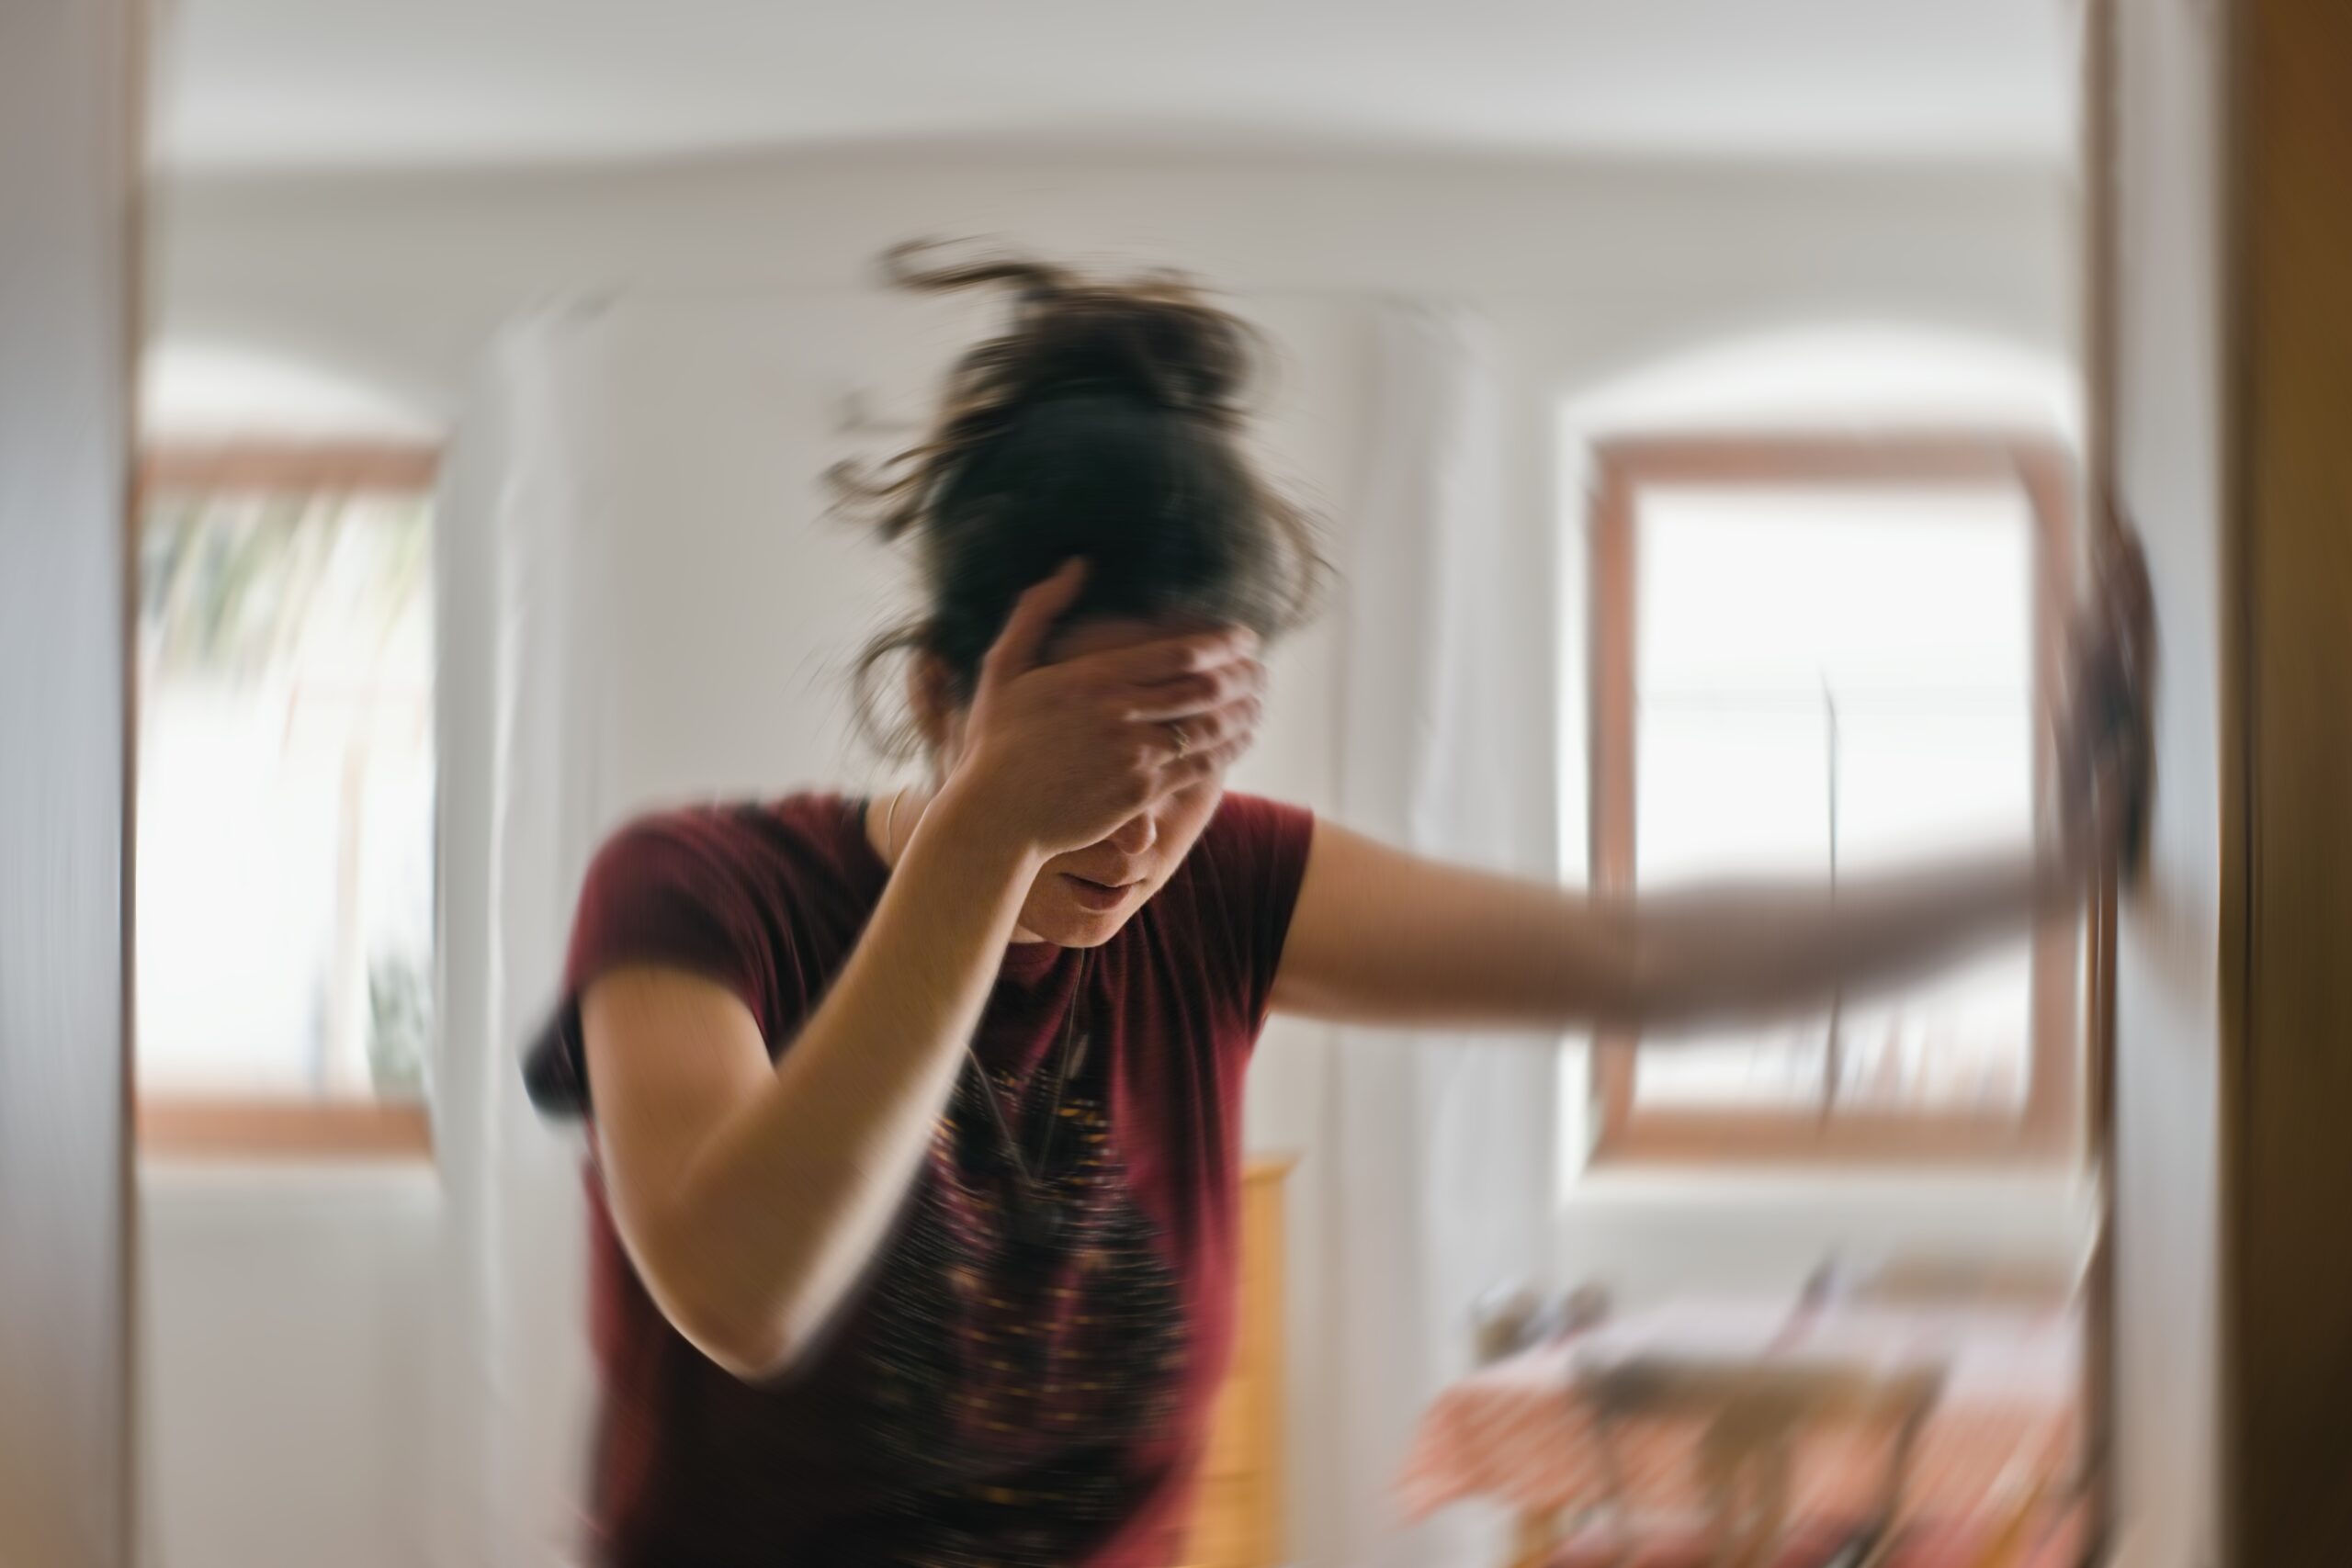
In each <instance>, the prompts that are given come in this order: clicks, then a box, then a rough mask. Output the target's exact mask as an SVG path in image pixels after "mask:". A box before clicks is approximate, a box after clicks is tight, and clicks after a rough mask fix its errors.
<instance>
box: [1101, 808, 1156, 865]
mask: <svg viewBox="0 0 2352 1568" xmlns="http://www.w3.org/2000/svg"><path fill="white" fill-rule="evenodd" d="M1111 842H1112V843H1113V844H1114V846H1116V847H1117V849H1118V851H1119V852H1120V853H1121V854H1124V855H1141V854H1147V853H1148V852H1150V850H1151V846H1152V845H1154V844H1156V843H1158V842H1159V820H1158V819H1157V818H1154V817H1153V816H1152V814H1151V813H1150V812H1148V811H1147V812H1144V813H1143V814H1141V815H1140V816H1136V817H1130V818H1127V819H1126V820H1125V822H1123V823H1121V824H1120V825H1119V830H1118V831H1117V832H1115V833H1114V834H1112V835H1111Z"/></svg>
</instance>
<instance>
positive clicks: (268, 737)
mask: <svg viewBox="0 0 2352 1568" xmlns="http://www.w3.org/2000/svg"><path fill="white" fill-rule="evenodd" d="M142 544H143V548H142V560H141V570H142V579H141V616H140V631H141V648H140V671H141V694H140V742H139V799H138V809H139V844H138V904H137V909H138V984H137V1009H138V1031H139V1032H138V1040H139V1050H138V1055H139V1064H138V1066H139V1079H140V1088H141V1091H142V1092H145V1093H164V1094H194V1095H233V1096H238V1097H263V1098H280V1097H282V1098H297V1099H329V1098H345V1099H350V1098H358V1099H368V1098H391V1099H406V1098H413V1097H415V1096H417V1095H418V1094H420V1093H421V1092H422V1089H423V1083H424V1062H425V1058H426V1050H425V1042H426V1039H427V1031H428V1029H429V1027H430V1008H431V999H432V984H433V908H434V886H433V873H434V858H433V812H434V760H433V606H432V572H431V519H430V515H429V512H428V507H427V503H426V502H425V501H424V498H422V497H419V496H411V495H390V494H388V495H352V496H345V495H285V494H252V495H248V494H233V495H232V494H220V495H206V494H176V495H166V496H161V497H158V498H155V499H154V500H153V501H152V502H151V503H150V506H149V511H148V515H147V517H146V519H145V525H144V537H143V541H142Z"/></svg>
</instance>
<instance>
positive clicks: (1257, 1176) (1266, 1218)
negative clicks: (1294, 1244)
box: [1182, 1158, 1294, 1568]
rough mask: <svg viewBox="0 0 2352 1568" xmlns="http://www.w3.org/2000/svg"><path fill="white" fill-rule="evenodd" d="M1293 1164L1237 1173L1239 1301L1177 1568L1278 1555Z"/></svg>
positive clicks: (1267, 1162)
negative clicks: (1287, 1202) (1288, 1196)
mask: <svg viewBox="0 0 2352 1568" xmlns="http://www.w3.org/2000/svg"><path fill="white" fill-rule="evenodd" d="M1293 1163H1294V1162H1293V1161H1291V1160H1289V1159H1286V1158H1284V1159H1274V1158H1266V1159H1253V1160H1251V1161H1250V1164H1249V1167H1248V1168H1247V1169H1245V1170H1244V1171H1243V1172H1242V1177H1241V1299H1240V1303H1239V1308H1240V1311H1239V1315H1238V1320H1237V1321H1236V1324H1235V1327H1234V1345H1233V1365H1232V1368H1231V1369H1230V1370H1229V1371H1227V1373H1226V1379H1225V1387H1224V1389H1223V1390H1222V1391H1221V1392H1220V1393H1218V1395H1217V1404H1216V1416H1215V1418H1214V1419H1215V1425H1214V1426H1213V1427H1212V1428H1211V1430H1210V1435H1209V1450H1208V1460H1207V1462H1206V1463H1205V1464H1204V1466H1203V1468H1202V1472H1201V1492H1200V1498H1199V1501H1198V1503H1197V1504H1196V1505H1195V1508H1194V1512H1193V1531H1192V1538H1191V1540H1188V1541H1187V1542H1186V1543H1185V1551H1184V1560H1183V1563H1182V1568H1275V1565H1276V1564H1278V1563H1280V1562H1283V1547H1284V1535H1283V1440H1284V1439H1283V1376H1284V1371H1283V1258H1284V1256H1285V1254H1284V1251H1283V1181H1284V1179H1285V1178H1287V1177H1288V1176H1289V1175H1290V1169H1291V1166H1292V1164H1293Z"/></svg>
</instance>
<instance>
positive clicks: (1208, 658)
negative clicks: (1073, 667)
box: [1072, 626, 1258, 686]
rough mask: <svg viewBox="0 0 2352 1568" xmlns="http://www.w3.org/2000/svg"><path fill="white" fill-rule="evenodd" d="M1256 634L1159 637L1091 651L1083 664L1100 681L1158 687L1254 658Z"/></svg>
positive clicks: (1229, 630)
mask: <svg viewBox="0 0 2352 1568" xmlns="http://www.w3.org/2000/svg"><path fill="white" fill-rule="evenodd" d="M1257 656H1258V637H1257V634H1256V633H1254V632H1252V631H1250V629H1249V628H1248V627H1246V626H1231V627H1226V628H1222V629H1219V630H1217V631H1212V632H1193V633H1191V634H1190V635H1187V636H1184V637H1161V638H1159V639H1158V640H1157V641H1153V642H1145V643H1137V644H1136V646H1134V647H1133V648H1122V649H1114V650H1113V651H1111V652H1108V653H1098V654H1090V655H1088V656H1087V657H1086V659H1084V660H1072V662H1073V664H1084V665H1085V666H1086V667H1087V669H1088V670H1089V671H1091V673H1092V674H1094V675H1095V676H1097V677H1099V678H1100V679H1102V680H1103V681H1104V682H1109V683H1112V684H1118V685H1129V686H1158V685H1164V684H1167V683H1169V682H1176V681H1181V680H1183V679H1185V678H1186V677H1188V676H1193V675H1207V674H1213V673H1215V672H1216V671H1218V670H1221V669H1223V668H1224V667H1226V666H1227V665H1229V664H1233V663H1237V662H1239V661H1241V660H1256V658H1257Z"/></svg>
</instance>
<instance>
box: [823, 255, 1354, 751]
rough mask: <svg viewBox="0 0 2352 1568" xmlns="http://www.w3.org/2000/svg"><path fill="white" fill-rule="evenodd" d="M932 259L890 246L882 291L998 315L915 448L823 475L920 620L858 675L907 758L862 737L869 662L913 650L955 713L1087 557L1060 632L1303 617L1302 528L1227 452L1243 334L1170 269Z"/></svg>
mask: <svg viewBox="0 0 2352 1568" xmlns="http://www.w3.org/2000/svg"><path fill="white" fill-rule="evenodd" d="M938 249H939V247H937V246H935V245H933V244H930V243H915V244H909V245H901V246H899V247H898V248H896V249H894V250H892V251H891V252H890V253H889V254H888V256H887V257H886V258H885V265H886V267H887V269H888V276H889V278H890V281H891V282H893V283H895V284H897V285H898V286H899V287H901V288H913V289H921V290H924V291H930V292H942V291H946V290H951V289H960V288H989V287H992V288H1004V289H1006V290H1008V291H1010V292H1011V294H1012V321H1011V322H1010V323H1009V325H1008V327H1007V329H1006V330H1005V331H1004V332H1003V333H1001V334H1000V335H998V336H995V337H992V338H989V339H988V340H986V341H984V342H982V343H980V344H977V345H975V346H974V347H973V348H971V349H969V350H968V351H967V352H966V353H965V354H964V355H963V356H962V357H961V358H960V359H958V360H957V361H956V365H955V367H954V368H953V369H952V370H951V371H950V372H949V375H948V378H947V385H946V389H945V392H944V396H943V398H942V400H941V406H940V409H939V412H938V413H937V415H936V417H935V419H934V420H933V423H932V425H931V427H930V429H929V431H928V433H927V434H925V435H924V437H923V438H922V440H921V441H919V442H917V443H916V444H915V445H914V446H911V447H910V448H909V449H908V450H907V451H905V452H902V453H900V454H899V456H898V457H894V458H892V459H890V460H889V461H888V462H887V463H885V464H883V465H881V466H880V467H879V468H876V469H873V470H863V469H860V468H855V467H853V466H849V465H843V466H842V467H839V468H835V469H834V470H833V473H832V475H831V479H832V482H833V485H834V488H835V491H836V492H837V494H838V495H839V497H840V499H841V501H842V504H843V506H844V507H846V508H848V509H850V510H851V511H853V512H854V513H858V514H860V515H863V516H865V518H866V519H867V520H869V521H870V522H871V523H872V524H873V525H874V526H875V527H876V529H877V530H878V531H879V532H880V533H881V535H882V536H883V537H884V538H886V539H889V540H899V539H904V538H912V539H913V540H914V541H915V544H916V547H917V553H918V558H919V564H920V570H921V576H922V594H923V600H924V604H925V606H926V609H925V613H924V614H923V615H922V616H921V617H919V618H917V619H916V620H914V621H911V622H910V623H909V624H908V625H906V626H901V627H899V628H898V629H896V630H894V631H891V632H888V633H886V634H884V635H883V636H881V637H877V638H876V639H875V641H874V642H873V643H872V644H871V645H869V646H868V648H867V649H866V650H865V654H864V656H863V657H862V658H861V659H860V660H859V663H858V670H857V674H858V696H859V709H860V714H861V717H862V718H863V719H864V721H865V725H866V728H867V729H868V732H869V734H871V735H873V736H874V738H875V739H876V740H877V741H878V742H879V743H880V744H881V745H882V746H883V749H884V750H886V751H888V752H889V753H891V754H892V755H894V756H899V757H904V756H906V755H908V754H910V753H911V752H912V751H913V750H914V749H915V745H916V738H915V737H914V736H913V735H912V734H911V732H910V728H909V727H907V726H905V725H903V724H901V725H899V726H897V727H889V726H885V725H881V724H878V723H877V722H876V714H877V713H878V711H879V704H878V703H877V701H876V672H877V671H878V670H879V669H880V667H881V666H882V665H883V664H884V663H886V662H887V661H888V660H889V659H890V657H891V656H892V655H894V654H897V653H900V652H910V651H911V652H920V653H923V654H928V655H930V656H932V657H933V658H935V659H937V660H939V661H940V663H941V665H942V666H943V667H944V670H945V671H946V673H947V676H948V678H949V680H950V682H952V689H953V692H954V694H955V695H956V698H957V700H959V701H961V700H967V699H968V698H969V696H970V694H971V690H972V682H973V681H974V679H975V678H976V676H977V675H978V670H979V664H980V660H981V659H982V657H983V656H984V655H985V654H986V653H987V651H988V649H989V645H990V644H991V643H993V642H994V641H995V640H996V637H997V634H998V633H999V632H1000V631H1001V629H1002V628H1003V626H1004V623H1005V620H1006V618H1007V617H1008V616H1009V615H1011V614H1012V606H1013V604H1014V602H1015V601H1016V600H1018V599H1019V598H1020V596H1021V594H1022V593H1023V592H1025V591H1026V590H1027V589H1028V588H1030V587H1031V586H1032V585H1034V584H1035V583H1036V582H1038V581H1042V580H1043V579H1045V578H1046V577H1048V576H1050V575H1051V574H1052V573H1053V572H1054V570H1056V569H1057V567H1059V566H1060V564H1061V563H1062V562H1063V561H1065V560H1068V559H1069V558H1071V557H1072V556H1081V557H1084V558H1086V559H1087V561H1088V563H1089V568H1088V573H1087V581H1086V587H1085V590H1084V592H1083V594H1082V595H1081V597H1080V601H1079V603H1078V604H1077V605H1076V606H1075V607H1074V608H1073V610H1072V612H1071V614H1072V616H1073V617H1074V618H1076V617H1084V616H1089V615H1117V616H1132V617H1137V618H1154V617H1160V616H1183V617H1188V618H1196V619H1199V620H1203V621H1205V622H1211V623H1216V624H1227V625H1239V626H1249V627H1250V628H1251V629H1252V630H1254V631H1256V632H1257V633H1258V634H1259V636H1260V637H1263V638H1265V639H1268V640H1272V638H1274V637H1278V636H1280V635H1281V634H1283V633H1284V632H1286V631H1290V630H1292V629H1294V628H1295V627H1296V626H1298V625H1299V624H1300V623H1302V622H1303V621H1304V620H1305V619H1306V616H1307V615H1309V614H1310V612H1311V610H1312V608H1313V604H1314V600H1315V597H1316V592H1317V588H1318V586H1319V582H1320V579H1321V576H1322V572H1323V561H1322V558H1321V557H1320V555H1319V554H1318V553H1317V548H1316V539H1315V529H1314V526H1313V524H1312V522H1311V520H1310V519H1309V517H1308V516H1307V514H1306V513H1305V512H1304V511H1303V510H1301V509H1300V508H1299V507H1297V506H1296V505H1295V504H1293V503H1292V502H1289V501H1288V500H1286V499H1285V498H1283V496H1282V495H1280V494H1278V493H1277V492H1276V491H1274V490H1273V489H1272V487H1270V486H1269V485H1267V484H1266V483H1265V481H1264V480H1263V479H1261V477H1260V476H1259V475H1258V473H1257V472H1256V470H1255V468H1253V467H1252V465H1251V464H1250V460H1249V458H1248V457H1247V455H1246V454H1245V452H1244V451H1243V449H1242V434H1243V431H1244V428H1245V425H1246V423H1247V418H1248V412H1249V411H1248V407H1247V404H1246V401H1245V399H1246V396H1247V394H1248V393H1249V391H1250V383H1251V378H1252V377H1253V375H1254V373H1255V371H1256V368H1257V364H1258V360H1259V355H1260V344H1259V340H1258V338H1257V334H1256V333H1254V332H1253V331H1252V330H1251V329H1250V326H1249V325H1248V324H1247V323H1245V322H1244V321H1241V320H1240V319H1239V318H1238V317H1236V316H1234V315H1232V314H1230V313H1229V312H1227V311H1225V310H1219V309H1217V308H1216V306H1214V305H1211V304H1210V303H1209V302H1208V301H1207V300H1206V299H1204V298H1203V297H1202V295H1201V294H1200V292H1199V291H1198V290H1197V289H1196V288H1193V286H1192V285H1191V284H1190V283H1188V282H1187V281H1185V280H1184V279H1183V278H1182V277H1181V276H1177V275H1174V274H1171V273H1155V274H1151V275H1148V276H1143V277H1139V278H1136V279H1134V280H1132V281H1129V282H1125V283H1116V284H1113V283H1105V282H1101V281H1097V280H1092V279H1088V278H1083V277H1080V276H1075V275H1073V274H1071V273H1069V272H1066V271H1064V270H1063V269H1061V268H1059V267H1055V266H1050V265H1046V264H1044V263H1041V262H1036V261H1031V260H1026V259H1020V258H1006V257H981V258H976V259H971V260H967V261H964V262H962V263H937V262H935V261H934V260H933V257H934V254H935V253H936V252H937V251H938Z"/></svg>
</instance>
